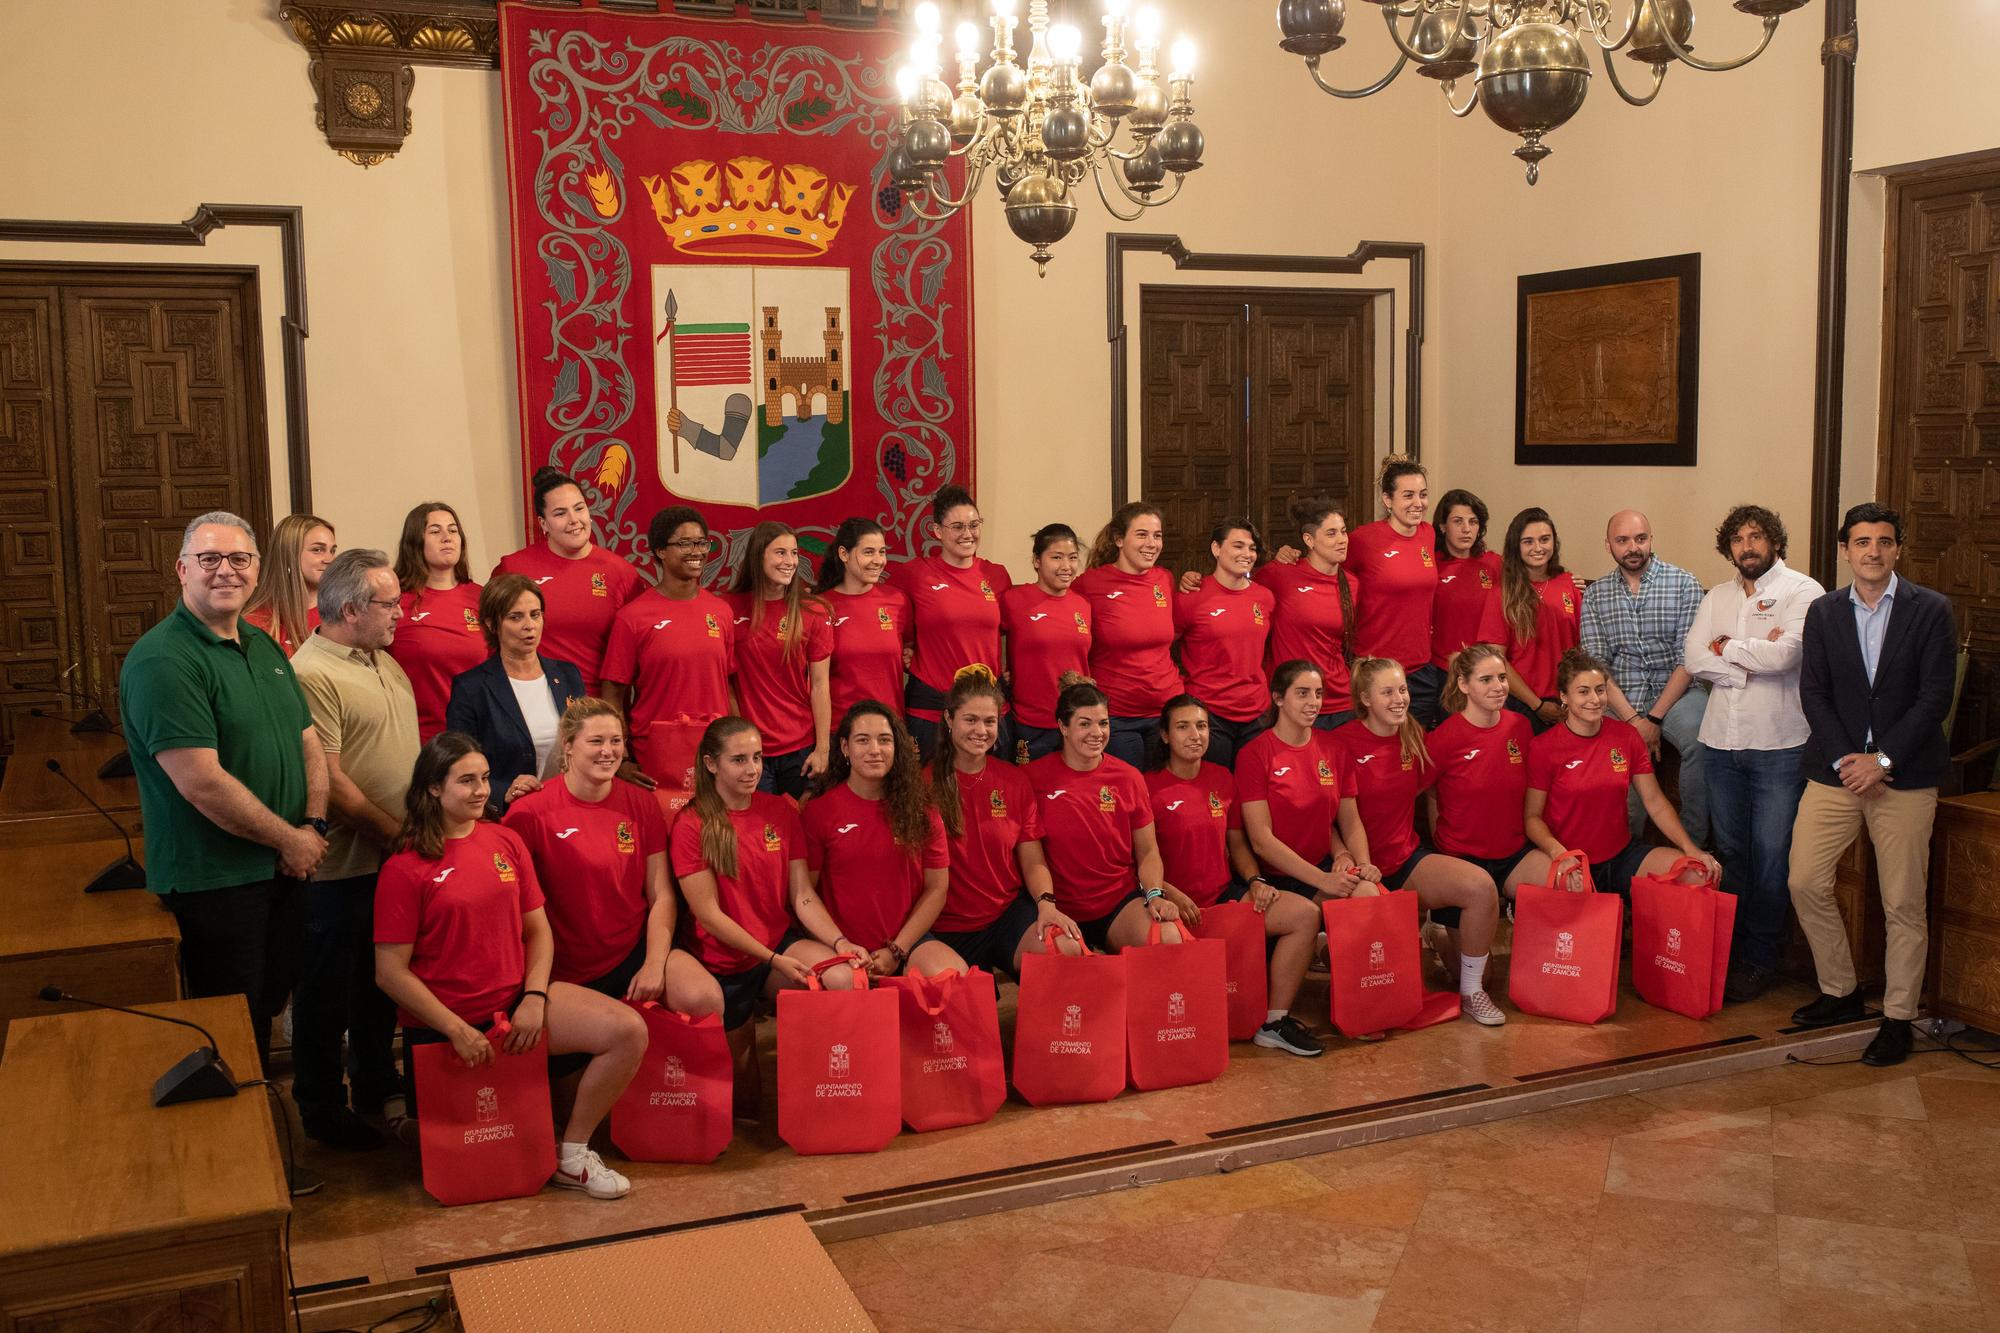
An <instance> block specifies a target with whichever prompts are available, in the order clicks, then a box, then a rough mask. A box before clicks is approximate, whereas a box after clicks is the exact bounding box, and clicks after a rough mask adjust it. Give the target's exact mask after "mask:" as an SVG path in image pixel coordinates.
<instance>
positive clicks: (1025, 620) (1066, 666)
mask: <svg viewBox="0 0 2000 1333" xmlns="http://www.w3.org/2000/svg"><path fill="white" fill-rule="evenodd" d="M1090 624H1091V620H1090V602H1089V601H1088V600H1086V599H1085V598H1082V597H1079V596H1077V595H1076V594H1075V593H1068V592H1066V593H1064V594H1063V595H1062V596H1060V597H1051V596H1049V594H1048V593H1047V592H1046V591H1045V590H1044V589H1043V588H1042V585H1041V584H1039V583H1018V584H1016V585H1014V586H1013V587H1011V588H1009V589H1007V591H1005V592H1003V593H1001V594H1000V626H1001V628H1002V629H1004V630H1005V631H1006V632H1007V670H1008V672H1009V673H1010V675H1011V677H1012V680H1011V682H1010V683H1011V684H1012V685H1013V687H1014V714H1015V716H1017V717H1019V718H1020V719H1021V720H1022V721H1023V722H1025V723H1027V724H1028V725H1029V726H1031V727H1041V728H1044V729H1047V728H1049V727H1053V726H1054V725H1055V724H1056V696H1057V695H1059V694H1061V693H1062V688H1061V686H1060V685H1059V684H1058V682H1059V681H1061V680H1062V676H1063V672H1065V671H1074V672H1077V673H1078V674H1079V675H1085V676H1087V675H1089V674H1090Z"/></svg>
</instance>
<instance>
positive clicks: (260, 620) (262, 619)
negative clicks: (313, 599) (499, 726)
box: [243, 606, 449, 692]
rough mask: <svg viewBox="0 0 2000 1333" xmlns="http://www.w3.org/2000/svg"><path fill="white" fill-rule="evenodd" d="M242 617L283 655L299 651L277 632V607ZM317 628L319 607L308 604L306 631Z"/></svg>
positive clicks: (296, 646)
mask: <svg viewBox="0 0 2000 1333" xmlns="http://www.w3.org/2000/svg"><path fill="white" fill-rule="evenodd" d="M243 618H244V619H245V620H247V621H249V622H250V623H251V624H253V625H255V626H256V627H257V628H258V629H260V630H263V631H264V632H265V633H266V634H268V635H270V636H271V642H273V643H275V644H277V645H278V647H280V648H282V649H284V652H285V656H287V657H292V656H295V655H297V653H298V651H299V645H298V644H296V643H294V642H292V641H291V640H290V639H288V638H286V637H285V636H284V635H282V634H280V633H279V632H278V608H277V607H275V606H260V607H258V608H257V609H256V610H255V611H247V612H245V613H244V615H243ZM318 628H319V608H318V607H317V606H308V607H307V608H306V633H307V634H311V633H312V632H313V631H314V630H316V629H318ZM447 692H449V690H447Z"/></svg>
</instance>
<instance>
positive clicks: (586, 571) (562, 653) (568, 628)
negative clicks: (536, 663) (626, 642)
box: [487, 541, 646, 694]
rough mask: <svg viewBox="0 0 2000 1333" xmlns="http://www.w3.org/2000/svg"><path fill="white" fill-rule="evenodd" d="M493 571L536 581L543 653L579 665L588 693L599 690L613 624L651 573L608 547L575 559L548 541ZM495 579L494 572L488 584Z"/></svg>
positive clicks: (516, 554) (525, 549) (505, 559)
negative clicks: (644, 572) (552, 547)
mask: <svg viewBox="0 0 2000 1333" xmlns="http://www.w3.org/2000/svg"><path fill="white" fill-rule="evenodd" d="M493 574H494V575H497V574H520V575H524V576H525V577H527V578H529V579H531V580H533V581H534V584H535V586H536V587H538V588H540V589H541V592H542V644H541V650H540V651H541V654H542V656H543V657H553V658H556V659H557V660H559V661H563V662H573V663H575V664H576V669H577V670H578V671H581V672H582V673H583V689H584V693H586V694H596V693H598V692H599V688H600V682H601V681H602V679H603V667H604V643H605V640H607V639H609V638H610V637H611V622H612V621H613V620H615V619H617V617H618V611H619V609H620V608H621V607H623V606H624V605H625V604H626V603H627V602H629V601H631V600H632V599H633V598H634V597H637V596H638V595H639V594H640V593H642V592H644V591H645V590H646V579H645V576H644V575H643V574H641V573H640V572H639V571H638V570H637V569H635V568H633V566H632V565H631V564H630V563H628V562H627V561H626V560H625V559H624V558H623V557H622V556H618V555H614V554H612V553H611V552H610V551H607V550H605V549H604V548H603V547H602V546H597V545H593V546H591V548H590V550H589V551H588V552H586V553H585V554H584V555H582V556H580V557H578V558H577V559H575V560H571V559H569V558H568V557H566V556H560V555H557V554H556V553H555V552H554V551H553V550H551V549H550V548H549V544H548V543H547V542H545V541H543V542H536V543H535V544H534V545H532V546H524V547H522V548H521V549H520V550H518V551H516V552H514V553H513V554H512V555H507V556H502V557H501V559H500V563H499V564H497V565H495V566H494V567H493ZM492 581H493V575H488V576H487V582H489V583H490V582H492Z"/></svg>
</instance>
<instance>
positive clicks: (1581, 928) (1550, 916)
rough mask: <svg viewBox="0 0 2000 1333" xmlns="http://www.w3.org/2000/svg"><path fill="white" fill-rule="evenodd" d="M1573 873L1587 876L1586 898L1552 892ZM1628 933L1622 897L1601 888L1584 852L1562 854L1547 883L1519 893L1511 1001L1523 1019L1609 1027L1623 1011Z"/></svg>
mask: <svg viewBox="0 0 2000 1333" xmlns="http://www.w3.org/2000/svg"><path fill="white" fill-rule="evenodd" d="M1571 868H1574V869H1577V870H1579V871H1581V872H1582V874H1583V882H1584V891H1583V892H1582V893H1571V892H1569V891H1568V890H1566V889H1560V888H1556V887H1554V886H1555V885H1557V884H1559V883H1561V882H1562V878H1563V876H1564V874H1565V872H1566V871H1568V870H1569V869H1571ZM1624 934H1625V902H1624V900H1623V899H1621V898H1620V897H1619V896H1618V895H1617V894H1615V893H1598V892H1597V891H1596V889H1595V888H1594V887H1593V886H1592V885H1591V883H1590V862H1589V858H1588V857H1586V856H1585V855H1584V854H1583V853H1582V852H1564V853H1563V854H1562V856H1560V857H1558V858H1557V859H1556V862H1555V864H1554V865H1552V866H1550V867H1549V880H1548V883H1547V884H1523V885H1521V887H1520V888H1519V889H1517V890H1516V891H1515V898H1514V951H1513V957H1512V959H1511V961H1510V963H1509V965H1508V969H1507V998H1508V999H1509V1000H1511V1001H1512V1002H1513V1004H1514V1007H1515V1008H1516V1009H1519V1010H1520V1011H1521V1012H1522V1013H1524V1014H1537V1015H1539V1016H1541V1017H1543V1018H1560V1019H1563V1020H1565V1021H1567V1022H1571V1023H1601V1022H1603V1021H1604V1020H1605V1019H1607V1018H1609V1017H1611V1015H1612V1014H1614V1013H1616V1012H1617V1011H1618V951H1619V949H1620V947H1621V945H1622V944H1623V942H1624Z"/></svg>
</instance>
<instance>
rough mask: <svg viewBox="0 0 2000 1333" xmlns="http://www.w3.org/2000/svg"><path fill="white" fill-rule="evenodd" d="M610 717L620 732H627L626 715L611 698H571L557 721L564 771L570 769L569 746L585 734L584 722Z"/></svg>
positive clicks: (558, 746)
mask: <svg viewBox="0 0 2000 1333" xmlns="http://www.w3.org/2000/svg"><path fill="white" fill-rule="evenodd" d="M597 717H608V718H610V719H611V720H612V721H613V722H616V723H617V724H618V734H619V736H620V737H621V738H622V737H623V736H624V734H625V715H624V714H623V713H621V712H619V711H618V708H617V706H616V705H615V704H613V703H612V702H611V701H610V700H609V699H599V698H597V697H596V696H595V695H590V694H584V695H579V696H578V697H576V698H574V699H571V700H570V701H569V705H568V707H566V708H564V709H563V715H562V717H561V718H560V719H559V720H558V721H557V722H556V752H557V753H559V754H561V755H562V756H563V761H562V763H563V771H564V772H565V773H566V772H568V771H569V747H570V746H571V745H572V744H574V743H575V741H576V738H577V737H578V736H581V735H582V734H583V724H584V723H586V722H588V721H590V720H591V719H592V718H597Z"/></svg>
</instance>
